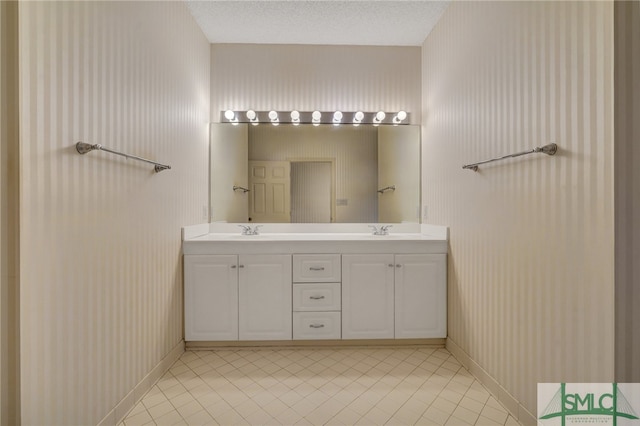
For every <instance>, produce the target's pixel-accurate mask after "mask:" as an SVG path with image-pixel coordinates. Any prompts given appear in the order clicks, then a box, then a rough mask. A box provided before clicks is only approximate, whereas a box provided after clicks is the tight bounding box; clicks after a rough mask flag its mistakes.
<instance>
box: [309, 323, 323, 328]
mask: <svg viewBox="0 0 640 426" xmlns="http://www.w3.org/2000/svg"><path fill="white" fill-rule="evenodd" d="M323 327H324V324H309V328H323Z"/></svg>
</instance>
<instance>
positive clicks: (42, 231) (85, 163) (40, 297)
mask: <svg viewBox="0 0 640 426" xmlns="http://www.w3.org/2000/svg"><path fill="white" fill-rule="evenodd" d="M19 7H20V11H19V12H20V13H19V43H20V70H21V75H20V78H21V85H20V99H21V106H20V114H21V123H20V124H21V135H20V136H21V150H22V151H21V160H20V169H21V190H22V192H21V200H20V202H21V213H20V221H21V229H20V241H21V251H20V286H21V295H20V323H21V335H20V343H21V347H20V349H21V397H22V401H21V411H22V422H23V423H24V424H29V425H36V424H48V425H55V424H58V425H70V424H84V425H89V424H97V423H98V422H100V421H101V420H102V419H103V418H105V416H107V415H108V414H109V413H110V410H113V409H114V407H115V406H116V405H117V404H118V402H119V401H121V400H122V399H123V398H124V397H125V396H126V395H127V394H128V393H129V392H130V391H131V390H132V389H133V388H134V387H135V386H136V385H137V384H138V383H139V382H140V381H141V380H142V379H143V378H144V377H145V375H146V374H147V373H149V372H150V371H151V370H152V369H153V368H154V367H156V366H157V365H158V364H159V362H160V361H161V360H162V358H163V357H164V356H165V355H167V354H168V353H169V352H170V351H171V350H172V349H174V348H175V347H176V345H179V344H180V342H181V341H182V336H183V326H182V323H183V319H182V318H183V309H182V267H181V256H180V246H181V239H180V228H181V227H182V226H185V225H192V224H196V223H199V222H202V221H204V220H203V219H204V218H203V217H202V207H203V206H205V207H206V206H207V203H208V201H207V200H208V194H207V191H208V184H207V179H208V163H207V153H208V119H209V114H210V111H209V104H210V98H209V96H210V88H209V78H210V75H209V67H210V60H209V54H210V51H209V44H208V42H207V40H206V39H205V37H204V36H203V34H202V33H201V31H200V29H199V28H198V27H197V25H196V24H195V22H194V21H193V19H192V17H191V15H190V13H189V11H188V10H187V8H186V6H185V5H184V4H183V3H181V2H111V1H105V2H21V3H20V6H19ZM79 140H82V141H85V142H88V143H99V144H103V145H104V146H105V147H107V148H111V149H115V150H118V151H122V152H126V153H130V154H133V155H138V156H141V157H145V158H150V159H153V160H157V161H159V162H163V163H167V164H170V165H171V170H167V171H163V172H161V173H159V174H155V173H154V172H153V168H152V166H150V165H148V164H145V163H140V162H136V161H132V160H127V159H125V158H123V157H118V156H114V155H112V154H109V153H106V152H92V153H89V154H87V155H84V156H81V155H79V154H78V153H77V152H76V151H75V143H76V142H77V141H79ZM120 414H124V413H120Z"/></svg>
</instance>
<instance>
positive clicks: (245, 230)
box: [238, 225, 251, 235]
mask: <svg viewBox="0 0 640 426" xmlns="http://www.w3.org/2000/svg"><path fill="white" fill-rule="evenodd" d="M238 226H239V227H240V228H242V235H249V233H250V232H251V227H250V226H248V225H238Z"/></svg>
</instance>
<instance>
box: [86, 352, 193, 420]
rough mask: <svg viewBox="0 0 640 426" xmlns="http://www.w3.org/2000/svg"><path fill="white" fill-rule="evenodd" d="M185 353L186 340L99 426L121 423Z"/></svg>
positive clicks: (163, 359) (141, 381)
mask: <svg viewBox="0 0 640 426" xmlns="http://www.w3.org/2000/svg"><path fill="white" fill-rule="evenodd" d="M183 353H184V340H181V341H180V342H179V343H178V344H177V345H176V346H174V348H173V349H171V351H169V353H168V354H167V355H166V356H165V357H164V358H162V360H161V361H160V362H159V363H158V364H157V365H156V366H155V367H154V368H153V369H152V370H151V371H150V372H149V374H147V375H146V376H144V378H143V379H142V380H140V382H138V384H137V385H135V386H134V388H133V389H132V390H131V391H130V392H129V393H128V394H127V395H126V396H125V397H124V398H122V400H120V402H118V404H117V405H116V406H115V407H114V408H113V409H112V410H111V411H110V412H109V414H107V415H106V416H104V418H103V419H102V420H101V421H100V423H98V426H115V425H117V424H118V423H120V422H121V421H122V420H123V419H124V418H125V417H126V415H127V414H128V413H129V411H131V409H132V408H133V407H134V406H135V405H136V404H137V403H138V401H140V400H141V399H142V397H143V396H144V395H145V394H146V393H147V392H148V391H149V389H151V388H152V387H153V385H154V384H155V383H156V382H157V381H158V380H159V379H160V378H161V377H162V375H163V374H164V373H165V372H166V371H167V370H168V369H169V368H170V367H171V366H172V365H173V364H174V363H175V362H176V361H177V360H178V358H180V355H182V354H183Z"/></svg>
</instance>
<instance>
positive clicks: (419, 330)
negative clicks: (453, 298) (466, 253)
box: [394, 254, 447, 339]
mask: <svg viewBox="0 0 640 426" xmlns="http://www.w3.org/2000/svg"><path fill="white" fill-rule="evenodd" d="M394 294H395V338H396V339H403V338H436V337H447V255H446V254H401V255H396V256H395V291H394Z"/></svg>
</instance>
